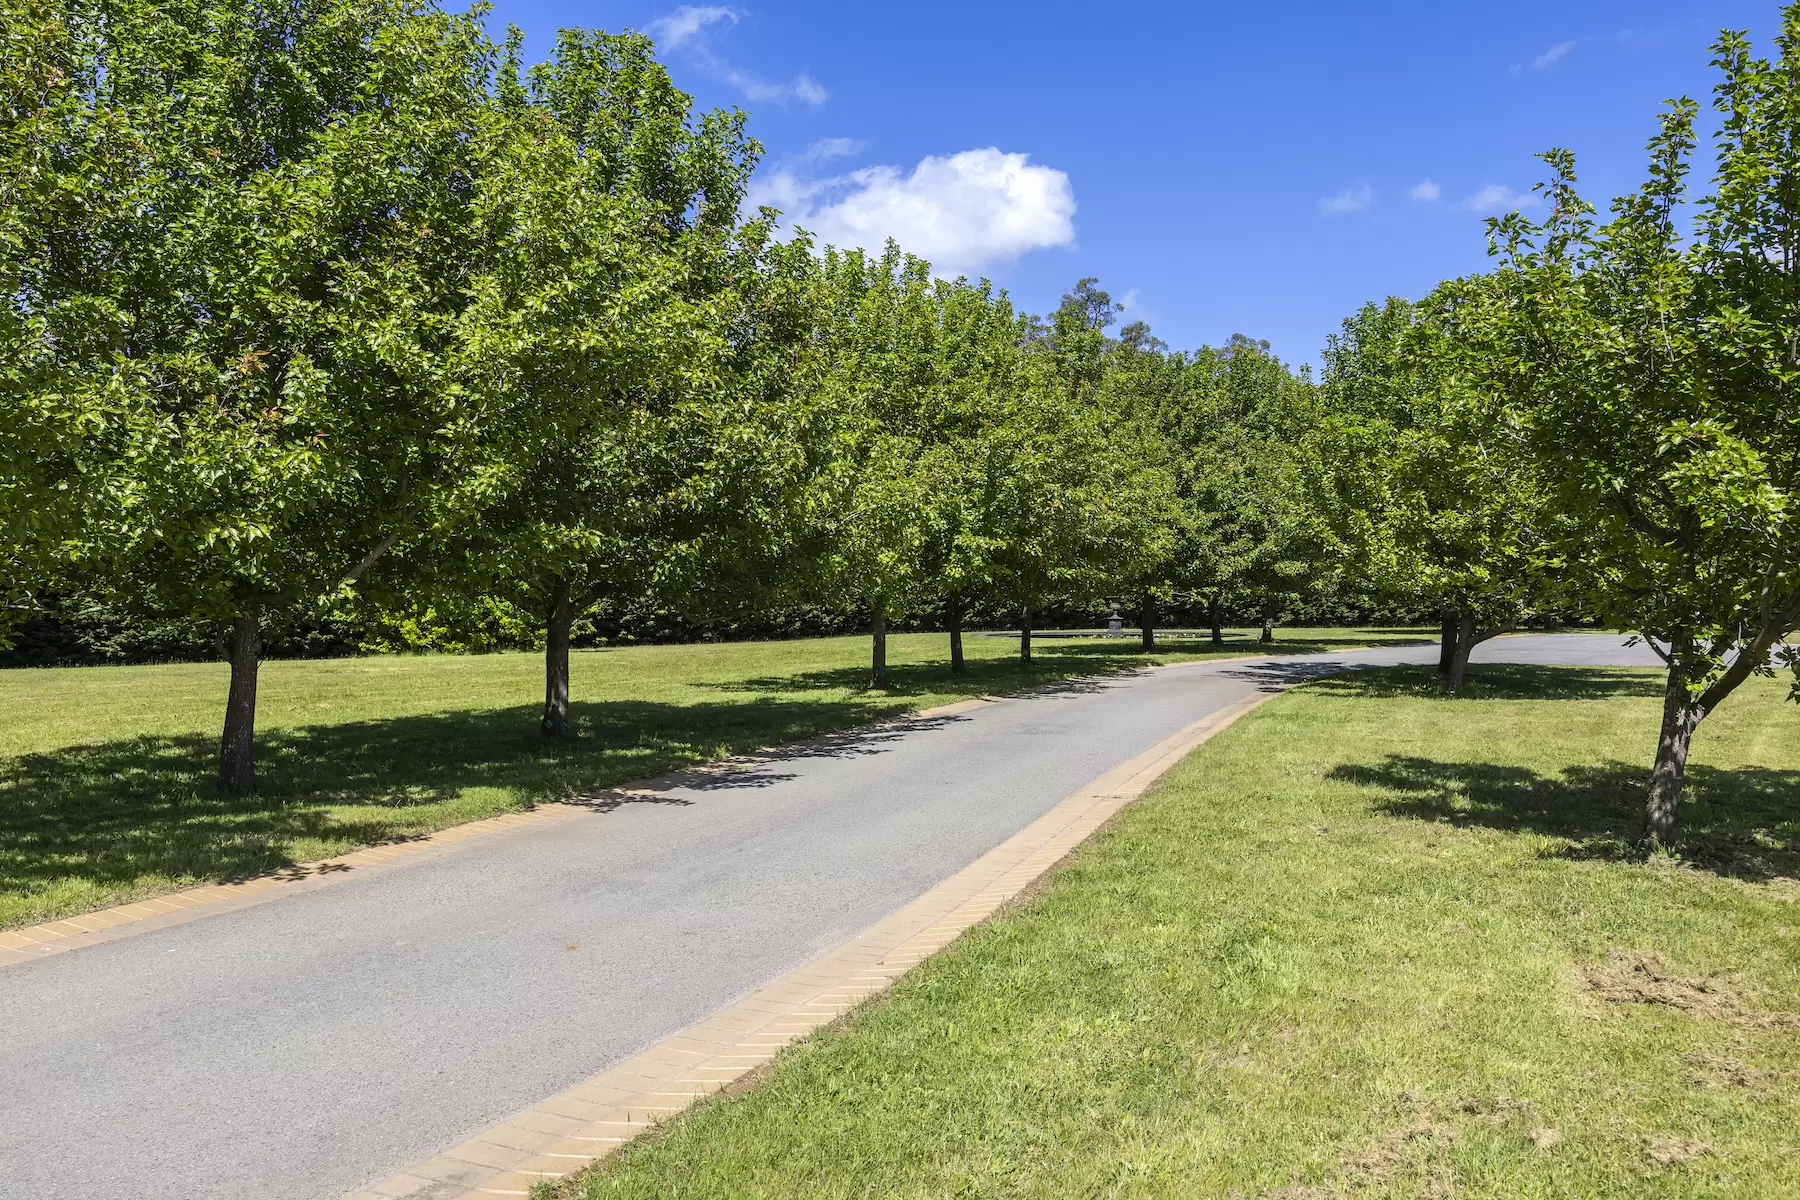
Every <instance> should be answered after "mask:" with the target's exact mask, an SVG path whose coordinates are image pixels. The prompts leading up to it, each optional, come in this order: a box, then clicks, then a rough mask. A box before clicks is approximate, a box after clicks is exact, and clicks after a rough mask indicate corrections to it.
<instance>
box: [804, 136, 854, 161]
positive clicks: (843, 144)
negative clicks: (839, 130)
mask: <svg viewBox="0 0 1800 1200" xmlns="http://www.w3.org/2000/svg"><path fill="white" fill-rule="evenodd" d="M867 145H868V144H867V143H866V142H859V141H857V140H856V139H855V138H847V137H834V138H820V139H819V140H818V141H816V142H814V143H813V144H812V145H810V146H808V147H807V148H806V149H804V150H802V151H801V152H800V153H799V154H798V155H796V156H795V158H796V160H797V161H799V162H824V161H826V160H827V159H832V158H848V157H850V156H851V155H852V154H861V153H862V152H863V150H864V149H866V148H867Z"/></svg>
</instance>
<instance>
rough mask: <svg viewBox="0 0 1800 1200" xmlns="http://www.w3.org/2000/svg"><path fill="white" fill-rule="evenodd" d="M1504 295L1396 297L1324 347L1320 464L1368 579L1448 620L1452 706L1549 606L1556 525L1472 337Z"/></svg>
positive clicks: (1336, 514)
mask: <svg viewBox="0 0 1800 1200" xmlns="http://www.w3.org/2000/svg"><path fill="white" fill-rule="evenodd" d="M1498 296H1499V291H1498V289H1497V288H1496V287H1495V286H1494V281H1493V280H1491V279H1483V278H1475V279H1470V280H1455V281H1452V282H1450V283H1446V284H1444V285H1442V286H1441V287H1439V288H1438V289H1437V290H1436V291H1435V292H1433V293H1432V295H1431V296H1429V297H1427V298H1426V299H1425V300H1424V301H1423V302H1421V303H1420V304H1419V305H1417V306H1414V305H1411V304H1408V303H1407V302H1405V301H1403V300H1395V299H1390V300H1389V301H1388V302H1387V303H1386V304H1385V305H1380V306H1377V305H1373V304H1370V305H1365V306H1364V307H1363V308H1362V309H1361V310H1360V311H1359V312H1358V313H1357V314H1356V315H1355V316H1353V317H1350V318H1349V319H1347V320H1346V321H1345V322H1344V326H1343V330H1342V332H1341V333H1339V334H1337V335H1335V336H1334V337H1332V338H1331V340H1330V342H1329V344H1328V345H1327V347H1326V351H1325V356H1324V357H1325V378H1324V393H1325V396H1326V403H1327V417H1326V420H1325V421H1323V422H1322V423H1321V426H1320V431H1319V436H1318V444H1319V445H1320V447H1321V453H1320V454H1318V455H1316V456H1314V457H1313V458H1312V459H1311V461H1313V462H1314V463H1315V464H1316V465H1317V466H1318V467H1319V472H1318V474H1317V476H1316V478H1315V482H1316V483H1317V485H1318V487H1319V491H1320V494H1321V496H1322V497H1323V501H1324V504H1325V506H1326V508H1327V511H1328V512H1329V513H1330V516H1331V519H1332V524H1333V526H1334V532H1336V533H1337V534H1338V536H1339V540H1340V542H1341V543H1342V544H1343V545H1344V546H1345V547H1346V548H1347V549H1348V550H1349V552H1350V559H1351V561H1352V562H1353V563H1354V565H1355V568H1356V572H1357V575H1358V576H1359V578H1360V579H1361V581H1363V583H1364V584H1365V585H1366V586H1368V587H1370V588H1371V589H1373V590H1374V591H1376V592H1377V593H1378V594H1386V595H1390V596H1396V597H1403V598H1405V599H1406V600H1408V601H1409V602H1411V603H1416V604H1420V605H1424V606H1428V607H1431V608H1435V609H1436V610H1438V611H1439V612H1441V613H1442V614H1443V618H1444V646H1443V651H1444V652H1443V654H1442V656H1441V661H1440V664H1439V666H1440V671H1441V673H1442V674H1444V675H1445V676H1446V678H1447V681H1448V685H1449V688H1450V691H1451V694H1453V695H1456V694H1460V693H1461V691H1462V687H1463V680H1464V676H1465V674H1466V673H1467V670H1468V662H1469V653H1470V651H1471V650H1473V649H1474V648H1475V646H1476V645H1478V644H1479V643H1481V642H1483V641H1486V640H1487V639H1489V638H1491V637H1494V636H1496V635H1498V634H1500V633H1504V632H1505V631H1506V630H1507V629H1510V628H1512V627H1513V626H1515V625H1517V624H1518V623H1519V622H1520V621H1522V620H1523V619H1524V618H1525V617H1526V616H1527V615H1529V614H1530V613H1531V612H1532V611H1533V610H1534V608H1535V607H1536V606H1537V604H1538V601H1539V597H1540V596H1541V595H1542V594H1544V592H1545V589H1546V584H1545V582H1544V580H1543V578H1542V570H1541V564H1542V562H1543V547H1544V546H1545V545H1546V544H1547V542H1548V540H1549V536H1550V535H1549V531H1548V530H1547V528H1546V527H1547V525H1548V524H1549V523H1551V522H1553V521H1554V520H1555V516H1554V512H1553V510H1552V509H1551V507H1550V505H1549V503H1548V498H1547V496H1546V495H1545V493H1544V489H1543V487H1542V485H1541V483H1540V482H1539V479H1538V476H1537V474H1536V472H1535V471H1534V470H1533V469H1532V466H1531V463H1530V461H1529V459H1528V457H1527V456H1526V455H1525V454H1524V453H1523V452H1522V448H1521V447H1520V446H1519V445H1518V444H1517V438H1516V437H1514V436H1512V434H1513V431H1511V430H1509V429H1508V428H1507V427H1505V426H1504V425H1499V424H1496V423H1494V422H1492V421H1490V420H1489V419H1488V416H1489V413H1490V411H1491V405H1490V404H1489V403H1488V399H1489V398H1488V396H1487V395H1486V394H1485V393H1483V392H1482V391H1481V389H1480V385H1479V383H1478V382H1477V381H1478V379H1479V377H1480V374H1481V372H1482V370H1483V361H1482V360H1481V359H1480V358H1479V355H1480V353H1481V351H1480V349H1479V347H1478V346H1477V345H1475V344H1472V343H1471V342H1470V341H1469V340H1468V338H1467V337H1466V335H1465V331H1466V330H1468V329H1469V328H1470V327H1471V326H1480V325H1481V324H1482V323H1484V322H1487V321H1488V320H1489V319H1490V313H1489V307H1490V306H1491V305H1492V304H1493V303H1494V302H1495V301H1496V300H1497V299H1498ZM1468 355H1474V356H1476V357H1475V358H1473V359H1470V360H1467V361H1465V356H1468Z"/></svg>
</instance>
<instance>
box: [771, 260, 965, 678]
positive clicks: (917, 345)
mask: <svg viewBox="0 0 1800 1200" xmlns="http://www.w3.org/2000/svg"><path fill="white" fill-rule="evenodd" d="M819 278H820V288H819V304H820V312H819V321H820V327H819V332H818V334H817V336H818V339H819V344H820V347H821V352H822V354H823V355H824V359H825V362H824V364H823V366H822V368H821V372H820V374H819V376H818V381H819V382H818V386H819V388H820V390H821V395H822V397H823V400H822V403H823V405H824V407H825V409H826V410H827V411H828V412H829V413H830V414H831V418H830V419H831V421H832V426H831V428H832V433H831V435H830V437H831V442H832V451H831V453H830V454H829V455H828V456H827V458H826V460H825V462H824V464H823V470H822V474H821V475H820V476H819V477H818V479H817V481H816V484H815V487H816V489H817V490H816V499H815V501H814V503H813V511H814V512H815V513H817V514H819V515H820V516H821V517H822V518H823V520H822V522H821V533H822V534H823V536H822V538H821V540H820V543H819V545H818V546H817V548H816V550H815V552H814V554H813V555H812V556H811V557H810V561H808V562H807V563H806V565H805V567H804V568H803V569H805V570H808V571H816V572H817V574H818V578H817V579H816V580H813V581H812V586H813V588H814V589H816V590H819V591H822V592H823V593H824V594H826V595H828V596H833V597H836V598H838V599H839V600H840V601H841V602H844V603H847V604H849V605H852V606H858V607H863V608H864V609H865V611H867V612H868V614H869V624H870V642H871V645H870V670H869V684H870V686H871V687H886V686H888V678H889V677H888V667H887V625H888V622H889V620H890V619H892V618H894V617H896V616H899V615H901V614H903V613H905V612H907V611H909V610H911V609H912V608H914V607H915V606H916V605H917V604H918V603H919V601H920V599H921V598H922V597H923V596H925V595H927V594H928V593H929V589H930V579H929V577H928V575H927V572H926V567H927V561H926V560H927V550H928V547H929V546H930V545H932V544H933V543H939V544H941V543H942V541H943V530H942V529H941V528H939V527H938V526H937V518H938V516H939V510H938V508H937V506H935V505H934V504H933V503H931V500H932V491H933V487H932V484H933V480H932V478H931V475H932V472H931V470H930V466H931V462H930V454H929V452H930V449H931V446H932V444H933V440H934V437H935V436H936V434H937V430H936V429H935V428H934V422H933V413H932V405H931V398H932V395H933V392H934V387H935V383H936V372H935V367H934V361H933V355H934V348H935V343H936V339H937V334H938V329H937V320H936V313H935V304H934V301H933V294H932V289H931V268H930V264H928V263H926V262H924V261H923V260H921V259H918V258H914V257H912V256H911V255H907V254H903V253H902V252H901V250H900V248H899V247H898V246H897V245H896V244H895V243H894V242H892V241H890V242H888V244H887V247H886V249H885V250H884V252H883V253H882V254H880V255H879V256H871V255H868V254H866V253H864V252H863V251H861V250H850V251H837V250H835V249H827V251H826V253H825V258H824V262H823V264H822V266H821V268H820V276H819Z"/></svg>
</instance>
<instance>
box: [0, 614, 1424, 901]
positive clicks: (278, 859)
mask: <svg viewBox="0 0 1800 1200" xmlns="http://www.w3.org/2000/svg"><path fill="white" fill-rule="evenodd" d="M1281 636H1282V640H1281V641H1280V642H1279V643H1277V645H1276V646H1275V647H1273V649H1274V650H1276V651H1279V652H1301V651H1306V650H1318V649H1328V648H1332V647H1334V646H1343V645H1358V644H1370V643H1373V642H1379V641H1390V640H1396V639H1407V638H1412V639H1416V638H1417V637H1418V636H1420V635H1419V634H1417V633H1416V632H1410V631H1404V630H1370V631H1356V630H1284V631H1282V635H1281ZM967 644H968V656H969V659H970V666H971V671H970V673H969V675H967V676H965V677H955V676H952V675H951V674H950V673H949V670H948V661H947V647H946V644H945V639H944V638H943V637H941V636H929V635H901V636H897V637H895V638H893V639H891V641H890V657H891V660H892V663H893V686H892V687H890V688H888V689H886V690H884V691H879V692H872V691H869V690H867V689H866V687H865V686H864V684H865V682H866V678H867V670H868V668H867V665H866V659H867V654H868V643H867V640H866V639H864V638H824V639H812V640H805V641H787V642H760V643H738V644H731V645H703V646H666V647H643V648H631V649H616V650H597V651H586V652H578V653H576V654H575V655H574V658H573V662H572V674H573V692H574V706H573V717H574V721H575V725H576V729H577V731H578V733H579V735H580V736H579V737H578V738H577V739H576V740H575V741H573V742H570V743H567V744H558V743H553V742H548V741H546V740H545V739H544V738H542V737H541V736H540V735H539V733H538V730H537V720H538V706H539V704H540V703H541V697H542V695H543V682H542V680H543V676H542V670H543V667H542V662H541V659H540V658H539V657H538V656H537V655H534V654H495V655H485V656H477V657H445V656H418V657H384V658H358V659H333V660H324V661H275V662H269V663H266V664H264V666H263V668H262V678H261V686H260V690H259V701H260V709H259V713H258V739H257V743H258V744H257V752H258V757H259V760H260V761H259V778H260V782H261V786H260V788H259V790H258V792H257V793H256V794H255V795H252V796H246V797H237V798H231V797H225V796H222V795H220V794H219V793H218V791H217V790H216V789H215V788H214V786H213V777H214V771H215V757H214V756H215V755H216V753H217V738H218V722H219V721H220V719H221V714H222V711H223V708H224V703H225V693H226V689H227V685H228V673H227V670H226V667H225V666H224V665H223V664H220V663H191V664H176V665H166V666H134V667H80V668H62V669H19V670H11V671H4V672H0V928H4V927H6V926H8V925H19V924H28V923H31V922H34V921H42V920H47V919H50V918H53V917H58V916H66V915H70V914H73V913H77V912H82V911H85V910H87V909H91V908H96V907H100V906H103V905H106V904H112V903H117V902H119V901H122V900H125V899H129V898H133V897H140V896H144V895H149V894H153V893H155V892H158V891H165V890H168V889H170V888H174V887H180V886H186V885H191V884H194V883H199V882H205V881H212V880H219V879H227V878H234V877H240V876H244V875H250V874H254V873H257V872H261V871H268V870H272V869H276V868H280V867H283V866H286V865H289V864H292V863H297V862H304V861H307V860H310V859H317V858H322V857H327V856H329V855H332V854H336V853H339V852H341V851H343V850H346V849H348V848H350V847H353V846H358V845H365V844H369V843H374V842H380V841H385V840H389V839H393V838H402V837H407V836H414V835H418V834H421V833H425V832H428V831H430V830H433V829H440V828H442V827H444V826H446V825H452V824H456V823H457V822H461V821H469V820H474V819H477V818H480V817H485V816H490V815H493V814H494V813H497V812H502V811H505V810H508V809H515V808H519V807H523V806H525V805H529V804H532V803H534V802H538V801H543V800H551V799H559V798H563V797H567V796H572V795H578V794H581V793H583V792H589V791H592V790H594V789H596V788H604V787H607V786H610V785H613V784H618V783H621V782H624V781H626V780H630V779H636V778H641V777H644V776H648V775H655V774H658V773H660V772H663V771H666V770H669V769H672V768H676V767H680V766H684V765H690V764H693V763H697V762H702V761H707V760H710V759H715V758H718V757H721V756H726V755H731V754H736V753H741V752H744V751H748V750H753V749H756V748H759V747H762V746H768V745H772V744H775V743H778V742H784V741H791V740H794V739H798V738H804V737H808V736H811V735H813V734H817V733H823V732H827V731H830V730H837V729H843V728H846V727H849V726H852V725H856V724H859V723H862V722H866V721H870V720H875V719H878V718H881V717H884V716H888V715H891V714H894V713H897V712H900V711H904V710H908V709H913V708H921V707H928V706H930V705H933V704H939V703H944V702H947V701H952V700H957V699H961V698H964V697H966V696H970V695H979V694H982V693H992V692H1004V691H1012V690H1016V689H1018V688H1022V687H1029V686H1032V685H1033V684H1035V683H1039V682H1043V681H1048V680H1051V679H1056V678H1061V677H1066V676H1069V675H1072V674H1088V673H1093V672H1098V671H1106V670H1114V669H1122V668H1128V667H1131V666H1135V665H1137V664H1140V663H1142V662H1145V661H1151V658H1150V657H1147V656H1145V655H1143V654H1141V653H1140V652H1139V651H1138V650H1137V646H1136V642H1135V640H1131V641H1121V640H1092V639H1088V640H1063V639H1045V640H1043V641H1041V642H1040V643H1039V645H1038V653H1037V658H1038V661H1037V663H1036V664H1035V665H1034V667H1033V668H1032V669H1029V670H1026V669H1023V668H1021V667H1020V666H1019V665H1018V664H1017V663H1016V662H1015V661H1013V656H1014V655H1015V654H1016V651H1017V642H1016V640H1013V641H1009V640H1007V639H1005V638H991V637H980V636H972V637H970V638H968V639H967ZM1260 649H1263V648H1259V647H1256V646H1254V644H1252V643H1250V642H1248V640H1247V639H1246V638H1245V637H1244V636H1243V635H1242V634H1240V635H1238V636H1237V637H1236V638H1235V639H1234V640H1233V642H1232V643H1230V644H1229V645H1228V646H1227V647H1226V649H1225V650H1224V651H1221V652H1219V653H1227V654H1243V653H1246V652H1257V651H1258V650H1260ZM1211 653H1215V652H1214V651H1212V650H1211V649H1210V648H1209V647H1206V646H1204V645H1202V644H1197V643H1194V642H1191V641H1188V642H1172V643H1171V644H1170V645H1169V646H1168V647H1166V648H1165V649H1164V650H1163V651H1162V652H1160V653H1159V654H1157V655H1155V656H1154V658H1155V659H1157V660H1171V659H1179V658H1187V657H1193V656H1195V655H1206V654H1211Z"/></svg>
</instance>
